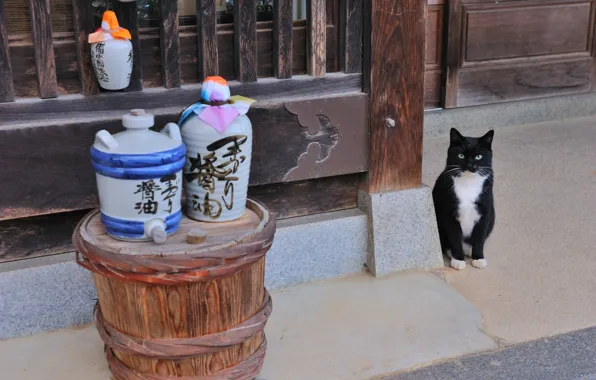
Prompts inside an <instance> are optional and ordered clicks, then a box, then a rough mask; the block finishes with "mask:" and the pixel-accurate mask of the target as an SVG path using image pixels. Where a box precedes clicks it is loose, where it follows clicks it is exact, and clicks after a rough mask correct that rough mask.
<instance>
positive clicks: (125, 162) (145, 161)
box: [90, 144, 186, 168]
mask: <svg viewBox="0 0 596 380" xmlns="http://www.w3.org/2000/svg"><path fill="white" fill-rule="evenodd" d="M90 151H91V159H92V161H93V162H94V163H97V164H100V165H102V166H108V167H113V168H144V167H150V166H163V165H166V164H171V163H175V162H178V161H180V160H181V159H184V157H185V156H186V146H185V145H184V144H180V145H179V146H177V147H176V148H174V149H170V150H164V151H161V152H154V153H143V154H116V153H108V152H103V151H101V150H99V149H97V148H95V147H93V146H92V147H91V149H90Z"/></svg>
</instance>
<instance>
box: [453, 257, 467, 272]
mask: <svg viewBox="0 0 596 380" xmlns="http://www.w3.org/2000/svg"><path fill="white" fill-rule="evenodd" d="M465 267H466V262H465V261H463V260H456V259H451V268H453V269H457V270H462V269H464V268H465Z"/></svg>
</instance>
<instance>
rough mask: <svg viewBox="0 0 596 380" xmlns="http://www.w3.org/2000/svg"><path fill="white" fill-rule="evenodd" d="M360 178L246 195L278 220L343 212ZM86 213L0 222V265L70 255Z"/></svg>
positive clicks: (323, 180) (352, 199)
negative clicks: (76, 228)
mask: <svg viewBox="0 0 596 380" xmlns="http://www.w3.org/2000/svg"><path fill="white" fill-rule="evenodd" d="M359 179H360V175H358V174H348V175H343V176H335V177H327V178H319V179H312V180H306V181H298V182H291V183H278V184H271V185H261V186H250V187H249V188H248V196H249V197H251V198H254V199H257V200H260V201H262V202H264V203H265V204H266V205H267V207H268V208H269V210H271V212H272V213H273V214H275V216H276V218H277V219H278V220H279V219H287V218H293V217H297V216H302V215H312V214H317V213H322V212H332V211H339V210H346V209H352V208H356V203H357V200H358V181H359ZM314 194H316V196H314ZM95 206H97V205H95ZM89 211H90V210H78V211H71V212H65V213H60V214H53V215H43V216H36V217H30V218H22V219H15V220H4V221H0V263H3V262H9V261H16V260H23V259H30V258H34V257H40V256H50V255H56V254H60V253H66V252H72V251H73V247H72V233H73V231H74V229H75V227H76V225H77V223H78V222H79V221H80V220H81V219H82V218H83V217H84V216H85V215H86V214H87V213H88V212H89Z"/></svg>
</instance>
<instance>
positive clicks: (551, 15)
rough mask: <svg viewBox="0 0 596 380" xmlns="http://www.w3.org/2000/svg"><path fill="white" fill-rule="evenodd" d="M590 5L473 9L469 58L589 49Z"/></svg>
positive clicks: (524, 55) (504, 56) (470, 19)
mask: <svg viewBox="0 0 596 380" xmlns="http://www.w3.org/2000/svg"><path fill="white" fill-rule="evenodd" d="M590 5H591V4H590V3H589V2H585V3H579V4H555V5H545V6H535V7H528V8H509V9H508V8H504V7H497V8H494V9H482V10H477V11H472V10H470V12H468V14H467V19H468V23H467V25H468V27H467V33H466V38H467V41H466V52H465V55H466V58H465V60H466V61H467V62H468V61H485V60H494V59H499V58H514V57H529V56H534V55H541V54H563V53H573V52H585V51H586V49H587V47H588V41H589V37H590V36H589V33H590Z"/></svg>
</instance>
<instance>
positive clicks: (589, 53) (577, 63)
mask: <svg viewBox="0 0 596 380" xmlns="http://www.w3.org/2000/svg"><path fill="white" fill-rule="evenodd" d="M449 7H450V8H449V20H448V25H449V28H448V29H449V30H448V36H447V48H446V62H445V63H446V83H445V94H444V96H445V100H444V105H445V107H446V108H453V107H462V106H472V105H480V104H489V103H497V102H505V101H514V100H522V99H532V98H540V97H545V96H555V95H567V94H577V93H584V92H588V91H593V86H592V84H593V83H595V82H594V79H595V78H596V76H595V75H594V70H593V67H594V65H595V63H594V62H596V60H594V58H593V50H592V48H591V42H592V41H593V40H594V10H595V7H594V2H592V1H582V0H580V1H575V0H562V1H549V0H545V1H536V0H524V1H521V2H514V3H509V2H504V3H491V2H483V1H473V2H472V1H468V0H454V1H453V2H450V3H449ZM545 20H548V22H546V21H545ZM571 20H573V21H571ZM489 30H490V33H489ZM590 62H591V64H590ZM590 65H592V68H590Z"/></svg>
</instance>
